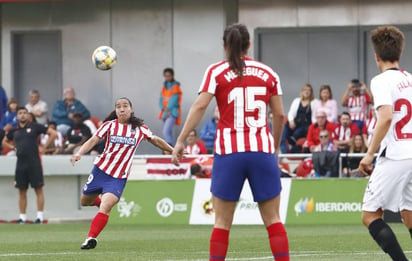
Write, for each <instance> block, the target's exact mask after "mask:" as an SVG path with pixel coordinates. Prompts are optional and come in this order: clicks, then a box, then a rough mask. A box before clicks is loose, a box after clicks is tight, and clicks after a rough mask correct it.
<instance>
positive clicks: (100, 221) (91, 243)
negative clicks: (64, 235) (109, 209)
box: [80, 212, 109, 249]
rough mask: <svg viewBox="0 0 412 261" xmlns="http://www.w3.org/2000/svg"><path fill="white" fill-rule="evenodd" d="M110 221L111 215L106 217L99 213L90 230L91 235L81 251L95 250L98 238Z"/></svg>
mask: <svg viewBox="0 0 412 261" xmlns="http://www.w3.org/2000/svg"><path fill="white" fill-rule="evenodd" d="M108 220H109V215H106V214H104V213H101V212H98V213H97V214H96V216H95V217H94V218H93V220H92V223H91V224H90V230H89V234H88V236H87V238H86V240H85V241H84V243H83V244H82V245H81V247H80V248H81V249H93V248H95V247H96V245H97V240H96V238H97V236H98V235H99V234H100V232H101V231H102V230H103V228H104V227H105V226H106V224H107V222H108Z"/></svg>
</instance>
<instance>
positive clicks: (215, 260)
mask: <svg viewBox="0 0 412 261" xmlns="http://www.w3.org/2000/svg"><path fill="white" fill-rule="evenodd" d="M228 246H229V230H226V229H221V228H213V231H212V235H211V237H210V248H209V261H222V260H225V258H226V253H227V248H228Z"/></svg>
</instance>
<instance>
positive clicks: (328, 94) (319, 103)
mask: <svg viewBox="0 0 412 261" xmlns="http://www.w3.org/2000/svg"><path fill="white" fill-rule="evenodd" d="M318 110H323V111H324V112H326V116H327V120H328V121H329V122H332V123H337V122H338V103H337V102H336V100H334V99H333V96H332V89H331V88H330V86H329V85H322V86H320V90H319V99H317V100H315V101H314V105H313V112H312V123H313V122H315V121H316V118H315V117H316V112H317V111H318Z"/></svg>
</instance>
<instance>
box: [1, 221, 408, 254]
mask: <svg viewBox="0 0 412 261" xmlns="http://www.w3.org/2000/svg"><path fill="white" fill-rule="evenodd" d="M391 227H392V228H393V230H394V231H395V233H396V234H397V236H398V240H399V241H400V242H401V245H402V246H403V248H404V250H405V251H406V252H407V253H408V255H409V256H412V252H411V249H412V247H411V246H412V242H411V239H410V237H409V233H408V231H407V230H406V229H405V228H404V227H403V226H402V225H401V224H391ZM211 228H212V227H211V226H189V225H150V226H149V225H115V224H110V223H109V224H108V225H107V227H106V228H105V230H104V231H103V232H102V233H101V235H100V236H99V238H98V240H99V242H98V245H97V248H96V249H94V250H80V244H81V243H82V242H83V241H84V239H85V236H86V235H87V232H88V229H89V224H88V223H76V224H47V225H18V224H1V225H0V260H25V261H26V260H70V261H74V260H170V261H175V260H176V261H177V260H193V261H194V260H198V261H200V260H208V259H207V257H208V249H209V236H210V232H211ZM286 229H287V231H288V235H289V244H290V253H291V260H390V259H389V258H388V256H387V255H385V254H384V253H383V252H382V251H381V250H380V248H378V246H377V245H376V243H375V242H374V241H373V240H372V238H371V237H370V236H369V233H368V232H367V230H366V229H365V228H364V227H363V226H361V225H327V226H320V225H311V226H309V225H299V226H286ZM227 260H228V261H229V260H232V261H235V260H272V259H271V254H270V249H269V243H268V240H267V234H266V230H265V229H264V228H263V226H234V227H233V228H232V230H231V234H230V246H229V250H228V255H227Z"/></svg>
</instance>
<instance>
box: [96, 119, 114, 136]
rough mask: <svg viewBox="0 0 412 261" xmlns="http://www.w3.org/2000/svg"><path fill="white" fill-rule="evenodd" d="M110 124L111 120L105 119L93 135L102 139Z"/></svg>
mask: <svg viewBox="0 0 412 261" xmlns="http://www.w3.org/2000/svg"><path fill="white" fill-rule="evenodd" d="M110 124H111V121H106V122H105V123H103V124H102V126H100V127H99V129H97V131H96V133H95V134H94V135H95V136H97V137H98V138H99V139H102V138H103V137H104V136H105V135H106V133H107V132H108V130H109V128H110Z"/></svg>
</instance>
